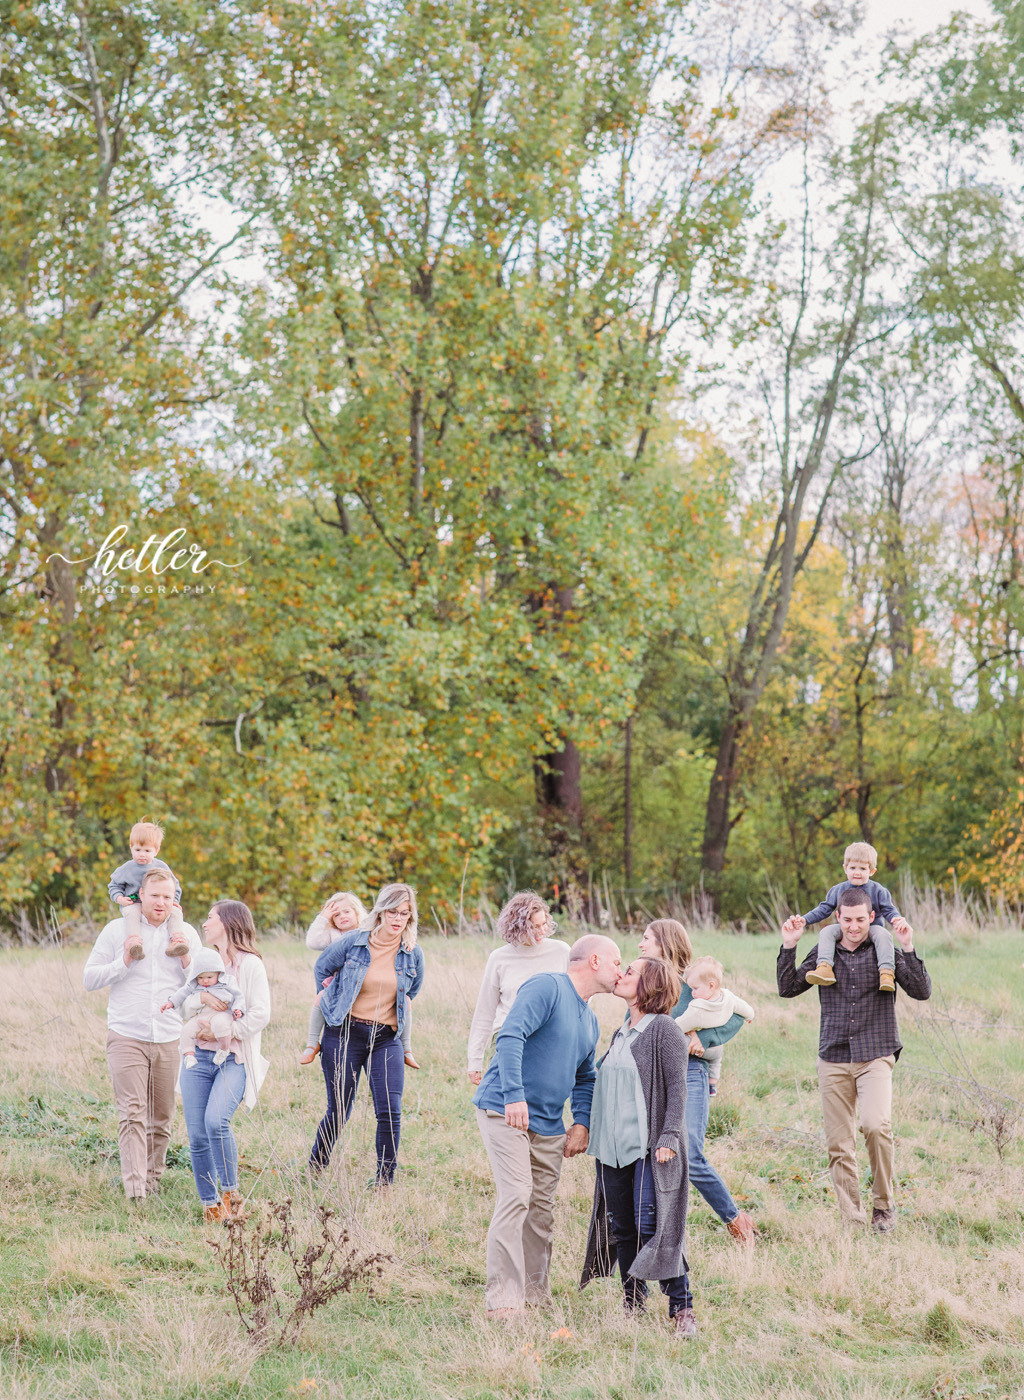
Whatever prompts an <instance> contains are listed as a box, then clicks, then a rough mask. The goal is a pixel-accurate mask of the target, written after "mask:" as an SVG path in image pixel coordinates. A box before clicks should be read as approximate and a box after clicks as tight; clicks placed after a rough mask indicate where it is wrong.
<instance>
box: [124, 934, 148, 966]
mask: <svg viewBox="0 0 1024 1400" xmlns="http://www.w3.org/2000/svg"><path fill="white" fill-rule="evenodd" d="M128 956H129V957H130V958H131V960H132V962H139V961H141V959H142V958H144V957H145V956H146V954H145V952H144V951H143V948H142V939H141V938H140V937H139V936H138V934H136V935H135V937H134V938H133V939H132V941H131V942H130V943H129V944H128Z"/></svg>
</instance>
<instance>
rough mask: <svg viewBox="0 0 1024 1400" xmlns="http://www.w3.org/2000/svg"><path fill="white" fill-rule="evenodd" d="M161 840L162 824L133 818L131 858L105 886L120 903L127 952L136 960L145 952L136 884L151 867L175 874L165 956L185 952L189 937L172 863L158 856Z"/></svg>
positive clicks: (183, 953)
mask: <svg viewBox="0 0 1024 1400" xmlns="http://www.w3.org/2000/svg"><path fill="white" fill-rule="evenodd" d="M163 840H164V832H163V827H161V826H158V825H157V824H156V822H136V823H135V825H134V826H133V827H132V829H131V831H130V832H129V834H128V846H129V849H130V850H131V853H132V858H131V860H126V861H125V863H124V864H123V865H119V866H118V867H117V869H116V870H115V871H114V873H113V875H111V877H110V883H109V885H108V886H107V892H108V893H109V895H110V898H111V899H112V900H113V902H114V903H115V904H119V905H120V906H121V916H122V918H123V919H124V935H125V940H126V943H127V948H128V956H129V957H130V958H132V959H133V960H134V961H136V962H138V960H139V959H140V958H144V957H145V956H146V954H145V953H144V952H143V949H142V923H141V919H142V913H141V910H140V909H139V886H140V885H141V884H142V877H143V876H144V875H145V874H146V873H147V871H150V870H166V871H167V873H168V875H172V876H174V905H173V907H172V909H171V912H170V914H169V916H168V919H167V931H168V933H169V934H170V938H169V940H168V943H167V948H166V950H165V951H166V953H167V956H168V957H169V958H181V957H184V956H185V954H186V953H187V952H188V939H187V938H186V937H185V930H184V925H183V922H182V917H181V886H180V885H179V884H178V878H177V876H176V875H174V871H173V870H172V869H171V867H170V866H169V865H167V864H166V863H165V862H164V861H162V860H158V859H157V854H158V852H159V850H160V847H161V846H162V845H163Z"/></svg>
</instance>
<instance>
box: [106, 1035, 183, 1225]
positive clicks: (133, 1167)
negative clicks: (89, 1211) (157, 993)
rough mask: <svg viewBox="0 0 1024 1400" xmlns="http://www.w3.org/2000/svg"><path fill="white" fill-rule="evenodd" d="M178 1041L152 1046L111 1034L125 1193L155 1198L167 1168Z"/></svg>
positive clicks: (110, 1057) (110, 1056) (110, 1058)
mask: <svg viewBox="0 0 1024 1400" xmlns="http://www.w3.org/2000/svg"><path fill="white" fill-rule="evenodd" d="M178 1062H179V1055H178V1042H177V1040H169V1041H167V1042H166V1043H165V1044H163V1045H154V1044H153V1043H152V1042H151V1041H148V1040H131V1039H129V1038H128V1036H124V1035H118V1034H117V1032H116V1031H108V1032H107V1064H108V1065H109V1066H110V1079H111V1083H112V1084H113V1086H114V1102H115V1103H116V1104H117V1145H118V1147H119V1148H120V1149H121V1180H122V1181H123V1182H124V1189H125V1194H126V1195H128V1196H136V1197H140V1198H141V1197H143V1196H146V1195H151V1194H152V1193H153V1192H154V1191H155V1190H156V1187H157V1183H158V1182H159V1180H160V1178H161V1177H162V1176H163V1174H164V1168H165V1166H166V1165H167V1144H168V1142H169V1140H170V1136H171V1119H172V1118H173V1117H174V1081H175V1079H176V1078H177V1077H178Z"/></svg>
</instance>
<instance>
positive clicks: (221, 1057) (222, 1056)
mask: <svg viewBox="0 0 1024 1400" xmlns="http://www.w3.org/2000/svg"><path fill="white" fill-rule="evenodd" d="M230 1054H231V1051H230V1050H218V1051H217V1053H216V1054H215V1055H214V1057H213V1063H214V1064H215V1065H222V1064H223V1063H224V1061H225V1060H226V1059H227V1057H228V1056H229V1055H230Z"/></svg>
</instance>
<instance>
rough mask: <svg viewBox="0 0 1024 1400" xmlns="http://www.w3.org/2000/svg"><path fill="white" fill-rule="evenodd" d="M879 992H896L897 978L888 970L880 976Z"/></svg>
mask: <svg viewBox="0 0 1024 1400" xmlns="http://www.w3.org/2000/svg"><path fill="white" fill-rule="evenodd" d="M878 990H879V991H880V992H894V991H895V990H896V978H895V977H894V975H893V974H892V973H891V972H890V971H889V970H888V968H886V969H885V970H884V971H882V972H880V973H879V974H878Z"/></svg>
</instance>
